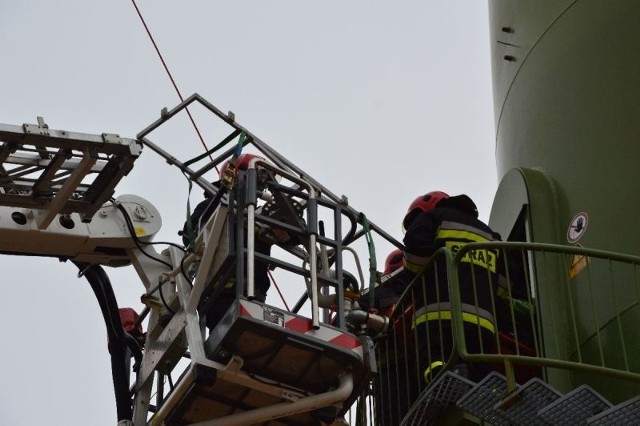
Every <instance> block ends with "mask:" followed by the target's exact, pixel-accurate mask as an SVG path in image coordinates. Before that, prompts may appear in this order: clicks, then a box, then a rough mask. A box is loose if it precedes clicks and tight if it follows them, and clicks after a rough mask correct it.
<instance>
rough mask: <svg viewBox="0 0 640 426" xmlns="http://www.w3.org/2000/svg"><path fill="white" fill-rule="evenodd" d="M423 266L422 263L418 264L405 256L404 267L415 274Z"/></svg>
mask: <svg viewBox="0 0 640 426" xmlns="http://www.w3.org/2000/svg"><path fill="white" fill-rule="evenodd" d="M423 266H424V264H422V265H420V264H417V263H412V262H410V261H409V260H408V259H407V258H406V257H405V259H404V268H405V269H406V270H407V271H409V272H413V273H414V274H417V273H418V272H420V269H421V268H422V267H423Z"/></svg>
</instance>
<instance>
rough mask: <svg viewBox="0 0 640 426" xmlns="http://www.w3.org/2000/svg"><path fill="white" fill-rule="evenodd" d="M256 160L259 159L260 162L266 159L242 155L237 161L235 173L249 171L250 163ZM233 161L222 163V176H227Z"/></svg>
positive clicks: (252, 155)
mask: <svg viewBox="0 0 640 426" xmlns="http://www.w3.org/2000/svg"><path fill="white" fill-rule="evenodd" d="M254 158H258V159H260V160H264V158H262V157H260V156H258V155H254V154H240V155H239V156H238V158H237V159H236V168H235V169H234V173H238V170H247V169H248V168H249V163H250V162H251V160H253V159H254ZM230 162H231V160H227V161H225V162H224V163H222V167H220V176H223V177H224V176H225V175H226V173H227V169H228V168H229V166H230Z"/></svg>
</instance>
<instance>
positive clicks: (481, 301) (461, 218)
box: [404, 195, 500, 331]
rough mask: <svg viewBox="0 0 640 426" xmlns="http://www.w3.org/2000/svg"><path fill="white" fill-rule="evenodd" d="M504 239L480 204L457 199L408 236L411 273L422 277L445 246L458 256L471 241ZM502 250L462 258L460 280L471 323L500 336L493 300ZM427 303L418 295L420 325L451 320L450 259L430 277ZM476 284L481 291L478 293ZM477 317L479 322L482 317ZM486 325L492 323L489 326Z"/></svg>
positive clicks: (417, 223) (420, 220) (425, 216)
mask: <svg viewBox="0 0 640 426" xmlns="http://www.w3.org/2000/svg"><path fill="white" fill-rule="evenodd" d="M499 240H500V235H499V234H497V233H495V232H493V231H492V230H491V228H489V226H487V225H486V224H484V223H483V222H481V221H480V220H478V218H477V211H476V210H475V204H473V202H472V201H471V199H469V198H468V197H467V196H464V195H463V196H458V197H451V198H449V199H446V200H443V201H441V202H440V203H439V204H438V206H437V207H436V208H435V209H433V210H431V211H429V212H425V213H422V214H420V215H419V216H418V217H416V218H415V219H414V220H413V222H412V223H411V225H410V226H409V229H408V230H407V233H406V234H405V237H404V245H405V252H404V253H405V259H404V262H405V269H407V270H409V271H410V272H412V273H414V274H417V273H418V272H419V271H420V269H421V268H422V267H423V266H424V265H425V264H426V263H427V262H428V260H429V259H430V257H431V256H432V255H433V254H434V253H435V252H436V251H437V250H438V249H439V248H441V247H446V248H448V249H449V250H450V251H451V252H452V253H453V255H455V254H456V253H457V252H458V250H460V248H462V247H463V246H464V245H465V244H468V243H471V242H488V241H499ZM498 257H499V251H498V250H489V249H480V250H474V251H471V252H467V254H466V255H465V256H464V257H463V258H462V260H461V263H460V266H459V269H458V279H459V283H460V293H461V296H462V303H463V305H462V310H463V312H464V313H466V314H467V315H466V316H463V319H464V320H465V321H469V322H480V323H481V325H482V326H483V327H484V328H487V329H490V330H491V331H494V327H493V325H492V324H494V323H495V322H494V319H493V316H492V315H491V311H492V310H493V309H492V302H491V298H492V296H495V294H496V291H497V285H498V267H499V260H498ZM425 274H426V275H425V276H424V280H425V281H424V282H425V289H424V294H426V300H425V297H423V296H424V294H423V292H422V291H421V290H420V291H416V292H415V296H416V314H415V317H414V318H415V322H416V324H418V323H420V322H423V321H429V320H431V319H440V320H445V319H450V318H451V309H450V307H449V304H448V302H449V290H448V284H447V271H446V264H445V261H444V258H442V259H440V260H438V261H437V262H435V264H434V269H431V268H430V269H429V270H428V271H426V272H425ZM474 284H475V289H474ZM476 317H477V318H476ZM485 320H486V321H485Z"/></svg>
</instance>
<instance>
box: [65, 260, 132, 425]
mask: <svg viewBox="0 0 640 426" xmlns="http://www.w3.org/2000/svg"><path fill="white" fill-rule="evenodd" d="M73 263H74V264H75V265H76V266H77V267H78V269H79V270H80V276H84V277H85V278H86V279H87V281H89V284H90V286H91V289H92V290H93V292H94V294H95V296H96V299H98V304H99V305H100V310H101V311H102V317H103V318H104V321H105V325H106V328H107V337H108V349H109V354H110V355H111V375H112V378H113V387H114V393H115V397H116V411H117V415H118V421H120V420H131V419H132V417H133V410H132V406H131V396H130V394H129V371H128V368H127V362H126V359H127V347H128V345H127V341H126V340H127V339H126V337H125V334H126V333H125V331H124V329H123V328H122V321H121V320H120V314H119V312H118V302H117V301H116V297H115V294H114V293H113V287H111V282H110V281H109V277H108V276H107V274H106V272H105V271H104V269H103V268H102V267H101V266H99V265H94V264H89V263H85V262H78V261H73Z"/></svg>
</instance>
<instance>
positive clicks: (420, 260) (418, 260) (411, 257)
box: [404, 252, 429, 265]
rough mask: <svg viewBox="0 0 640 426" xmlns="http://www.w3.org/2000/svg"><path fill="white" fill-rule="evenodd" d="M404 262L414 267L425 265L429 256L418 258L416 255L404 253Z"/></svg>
mask: <svg viewBox="0 0 640 426" xmlns="http://www.w3.org/2000/svg"><path fill="white" fill-rule="evenodd" d="M404 260H407V261H409V262H411V263H413V264H415V265H425V264H426V263H427V262H428V261H429V256H418V255H417V254H411V253H407V252H405V253H404Z"/></svg>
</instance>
